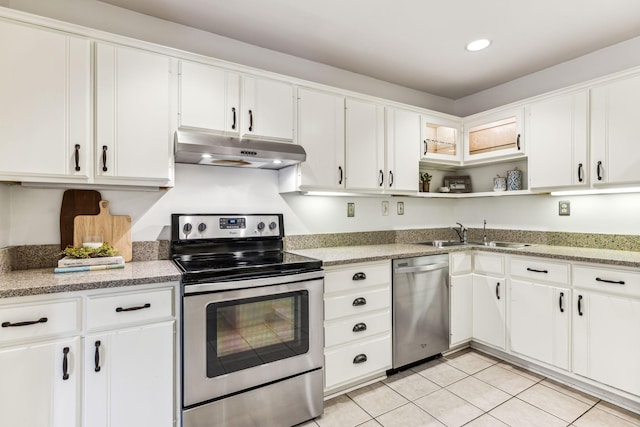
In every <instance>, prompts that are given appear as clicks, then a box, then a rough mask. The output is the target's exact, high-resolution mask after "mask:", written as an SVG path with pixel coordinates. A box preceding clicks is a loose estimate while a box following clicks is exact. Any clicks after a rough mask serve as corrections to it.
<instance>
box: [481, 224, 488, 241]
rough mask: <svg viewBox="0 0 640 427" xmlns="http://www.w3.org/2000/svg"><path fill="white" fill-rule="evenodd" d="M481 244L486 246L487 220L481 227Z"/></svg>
mask: <svg viewBox="0 0 640 427" xmlns="http://www.w3.org/2000/svg"><path fill="white" fill-rule="evenodd" d="M482 243H483V244H484V245H485V246H486V245H487V220H486V219H485V220H484V225H483V226H482Z"/></svg>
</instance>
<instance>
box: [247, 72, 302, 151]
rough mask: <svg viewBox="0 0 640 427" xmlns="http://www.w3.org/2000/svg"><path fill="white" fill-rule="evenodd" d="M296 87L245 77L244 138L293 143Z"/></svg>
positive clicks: (274, 81)
mask: <svg viewBox="0 0 640 427" xmlns="http://www.w3.org/2000/svg"><path fill="white" fill-rule="evenodd" d="M293 112H294V97H293V86H292V85H290V84H289V83H283V82H280V81H276V80H270V79H263V78H258V77H250V76H242V115H241V119H240V120H241V126H240V136H241V137H243V138H257V137H265V138H269V139H274V140H282V141H285V142H292V141H293Z"/></svg>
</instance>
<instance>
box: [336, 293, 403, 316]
mask: <svg viewBox="0 0 640 427" xmlns="http://www.w3.org/2000/svg"><path fill="white" fill-rule="evenodd" d="M390 307H391V287H387V288H383V289H375V290H366V291H363V292H358V293H353V294H348V295H340V296H337V297H331V298H325V300H324V320H332V319H337V318H340V317H346V316H353V315H357V314H363V313H370V312H372V311H375V310H381V309H389V308H390Z"/></svg>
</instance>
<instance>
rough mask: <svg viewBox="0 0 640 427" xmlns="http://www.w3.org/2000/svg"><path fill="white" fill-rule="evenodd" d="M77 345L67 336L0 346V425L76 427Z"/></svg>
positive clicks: (77, 390)
mask: <svg viewBox="0 0 640 427" xmlns="http://www.w3.org/2000/svg"><path fill="white" fill-rule="evenodd" d="M79 347H80V339H79V338H69V339H65V340H59V341H55V342H49V343H40V344H26V345H23V346H16V347H10V348H4V349H1V350H0V366H1V367H2V383H3V386H2V387H0V424H1V425H3V426H29V427H69V426H79V425H80V424H79V419H80V417H79V408H78V405H77V401H78V400H79V397H80V375H79V369H78V367H79V363H80V360H79V351H78V350H79ZM65 368H66V372H65ZM65 373H66V374H67V375H66V376H65ZM10 385H11V386H10Z"/></svg>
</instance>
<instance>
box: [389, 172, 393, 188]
mask: <svg viewBox="0 0 640 427" xmlns="http://www.w3.org/2000/svg"><path fill="white" fill-rule="evenodd" d="M392 185H393V172H392V171H389V188H391V186H392Z"/></svg>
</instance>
